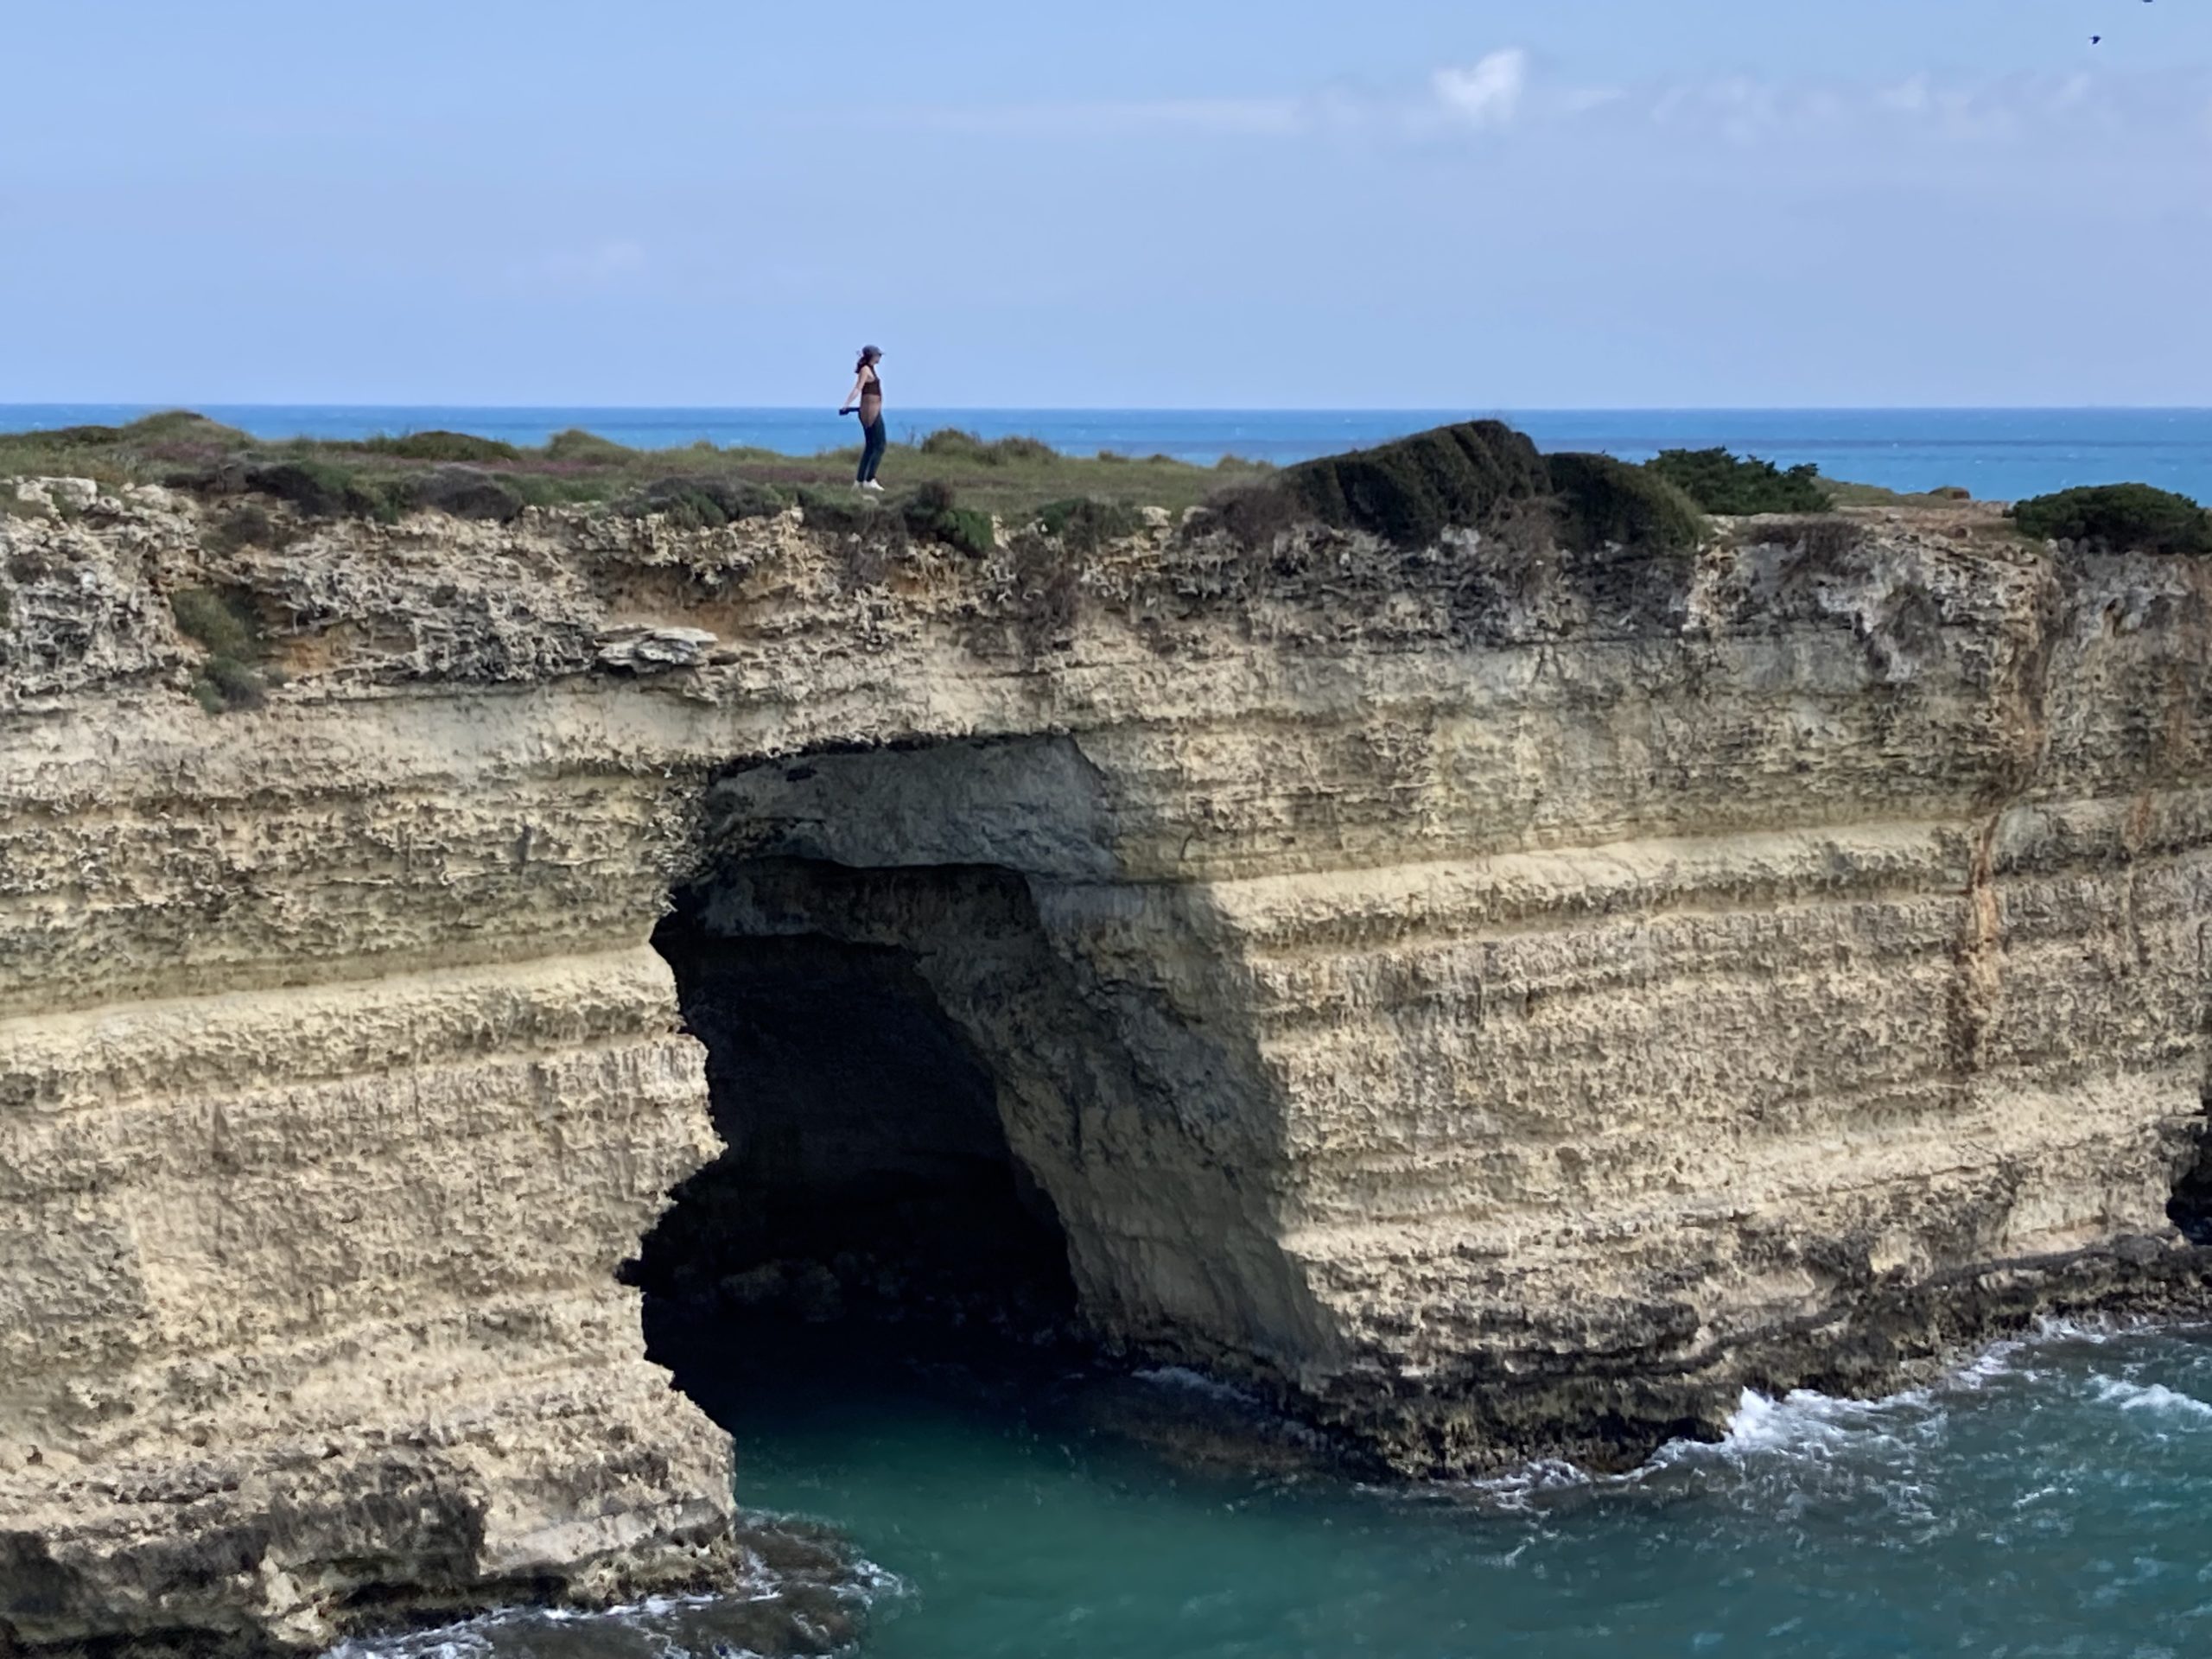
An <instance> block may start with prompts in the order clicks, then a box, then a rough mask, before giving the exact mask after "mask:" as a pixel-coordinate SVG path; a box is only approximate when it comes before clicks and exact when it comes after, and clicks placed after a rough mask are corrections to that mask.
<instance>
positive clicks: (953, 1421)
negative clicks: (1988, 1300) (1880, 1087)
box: [385, 1330, 2212, 1659]
mask: <svg viewBox="0 0 2212 1659" xmlns="http://www.w3.org/2000/svg"><path fill="white" fill-rule="evenodd" d="M706 1369H707V1371H708V1373H709V1375H713V1374H715V1372H716V1370H717V1368H716V1367H715V1366H714V1365H712V1364H711V1363H710V1364H709V1365H708V1366H707V1368H706ZM741 1369H742V1368H741V1367H740V1366H733V1367H732V1368H731V1370H730V1371H729V1372H728V1374H727V1376H725V1379H724V1380H723V1381H722V1382H721V1383H716V1384H715V1385H714V1386H713V1387H712V1388H710V1389H708V1390H707V1392H708V1394H709V1397H710V1399H711V1402H712V1404H713V1406H714V1408H715V1410H716V1411H717V1412H718V1413H719V1414H721V1415H722V1416H723V1417H724V1418H725V1419H726V1420H728V1421H731V1422H732V1423H733V1424H734V1428H735V1431H736V1441H737V1446H738V1449H739V1454H740V1463H741V1476H740V1490H741V1495H742V1496H743V1497H744V1498H745V1499H746V1500H747V1502H749V1503H753V1504H756V1505H760V1506H762V1507H765V1508H768V1509H772V1510H782V1511H786V1512H793V1513H797V1514H800V1515H804V1516H816V1517H821V1518H824V1519H827V1520H829V1521H832V1522H836V1524H837V1525H838V1526H840V1527H841V1528H842V1529H845V1530H847V1531H848V1532H849V1534H850V1535H851V1536H852V1537H853V1538H854V1539H855V1541H856V1543H857V1545H858V1547H859V1548H860V1549H861V1551H863V1552H864V1553H865V1554H866V1555H867V1557H868V1559H869V1560H870V1561H872V1562H873V1563H874V1566H875V1567H879V1568H880V1569H881V1571H882V1573H884V1574H887V1575H889V1576H888V1577H887V1578H885V1579H882V1580H876V1581H875V1587H874V1589H873V1590H871V1591H868V1592H866V1594H865V1599H868V1600H870V1601H871V1602H872V1606H871V1609H870V1611H869V1612H868V1618H867V1634H866V1636H865V1637H863V1638H862V1641H861V1646H860V1649H859V1652H860V1654H861V1655H862V1656H866V1659H1000V1656H1003V1659H1059V1656H1067V1659H1074V1656H1083V1659H1109V1656H1143V1659H1348V1656H1376V1659H1447V1656H1449V1659H1469V1656H1488V1655H1543V1656H1548V1659H1579V1656H1599V1655H1602V1656H1608V1659H1617V1656H1643V1655H1673V1654H1682V1655H1697V1654H1719V1655H1729V1654H1738V1655H1758V1656H1761V1659H1801V1656H1802V1659H1811V1656H1823V1659H1829V1656H1839V1659H1840V1656H1854V1659H1855V1656H1875V1655H1884V1656H1888V1655H1936V1654H1972V1655H1991V1656H2022V1659H2024V1656H2068V1659H2105V1656H2111V1659H2154V1656H2177V1659H2178V1656H2201V1655H2203V1654H2205V1653H2208V1652H2212V1332H2206V1331H2199V1330H2168V1331H2164V1332H2135V1333H2132V1334H2120V1335H2103V1336H2099V1335H2091V1334H2083V1333H2073V1334H2061V1335H2052V1336H2046V1337H2044V1338H2039V1339H2037V1340H2035V1341H2032V1342H2029V1343H2025V1344H2013V1345H2010V1346H2007V1347H2005V1348H2000V1349H1999V1350H1997V1351H1994V1352H1993V1353H1992V1354H1991V1355H1990V1356H1988V1357H1985V1358H1984V1359H1983V1360H1982V1361H1981V1362H1980V1363H1977V1364H1975V1365H1974V1366H1972V1367H1970V1368H1968V1369H1967V1370H1965V1371H1963V1372H1961V1374H1960V1375H1959V1376H1956V1377H1955V1379H1954V1380H1952V1381H1950V1382H1948V1383H1945V1384H1942V1385H1941V1386H1939V1387H1936V1388H1933V1389H1929V1390H1927V1391H1924V1392H1921V1393H1916V1394H1912V1395H1905V1396H1903V1397H1900V1398H1898V1399H1896V1400H1892V1401H1888V1402H1882V1403H1879V1404H1871V1405H1858V1404H1847V1403H1841V1402H1834V1401H1829V1400H1825V1399H1822V1398H1820V1397H1818V1396H1796V1397H1792V1398H1790V1399H1788V1400H1784V1401H1778V1402H1777V1401H1765V1400H1760V1399H1758V1398H1756V1397H1747V1398H1746V1400H1745V1402H1744V1404H1743V1407H1742V1408H1741V1409H1740V1410H1739V1412H1738V1414H1737V1417H1736V1420H1735V1425H1734V1429H1733V1432H1732V1434H1731V1436H1730V1438H1729V1439H1728V1440H1727V1441H1726V1443H1724V1444H1721V1445H1719V1446H1672V1447H1669V1448H1668V1449H1667V1450H1666V1451H1665V1452H1662V1454H1661V1455H1660V1456H1659V1457H1658V1458H1657V1459H1655V1460H1654V1461H1653V1462H1652V1463H1651V1464H1650V1465H1648V1466H1646V1467H1645V1468H1643V1470H1640V1471H1637V1472H1636V1473H1635V1474H1633V1475H1630V1476H1628V1477H1624V1478H1616V1479H1609V1480H1604V1481H1590V1480H1586V1479H1583V1478H1580V1477H1578V1476H1576V1475H1574V1474H1573V1471H1567V1470H1564V1469H1548V1468H1538V1469H1534V1470H1529V1471H1522V1473H1521V1474H1519V1475H1517V1476H1515V1477H1512V1478H1508V1479H1504V1480H1500V1481H1496V1482H1491V1483H1487V1484H1480V1485H1472V1486H1459V1487H1430V1488H1421V1489H1407V1488H1402V1487H1389V1486H1375V1485H1369V1484H1360V1483H1359V1482H1357V1481H1356V1480H1353V1479H1351V1478H1346V1477H1344V1476H1343V1475H1341V1474H1338V1473H1335V1472H1332V1471H1329V1470H1328V1469H1327V1468H1326V1466H1325V1465H1320V1464H1311V1465H1309V1464H1308V1463H1307V1462H1306V1461H1305V1460H1303V1459H1301V1457H1300V1453H1299V1447H1298V1444H1297V1441H1296V1438H1295V1436H1294V1435H1293V1434H1289V1433H1283V1432H1280V1431H1278V1432H1276V1433H1274V1434H1273V1436H1272V1437H1270V1435H1269V1434H1268V1432H1267V1427H1266V1424H1265V1422H1264V1421H1260V1422H1258V1423H1257V1425H1256V1428H1255V1433H1257V1438H1256V1439H1255V1440H1250V1441H1249V1443H1246V1444H1243V1445H1242V1446H1239V1444H1238V1443H1237V1441H1236V1439H1235V1438H1234V1437H1233V1436H1231V1437H1229V1438H1217V1436H1216V1435H1215V1434H1213V1433H1210V1432H1209V1431H1208V1430H1207V1429H1206V1427H1205V1423H1206V1422H1207V1421H1210V1420H1213V1421H1217V1420H1218V1417H1219V1414H1220V1413H1221V1412H1222V1411H1224V1410H1226V1411H1227V1412H1228V1415H1229V1418H1230V1420H1231V1426H1232V1427H1233V1426H1234V1421H1235V1420H1236V1417H1237V1415H1238V1414H1237V1413H1236V1411H1235V1409H1234V1408H1233V1407H1227V1408H1224V1406H1223V1405H1222V1402H1218V1401H1217V1400H1215V1399H1214V1398H1212V1397H1211V1395H1209V1394H1208V1393H1207V1392H1206V1391H1205V1389H1202V1388H1201V1387H1199V1386H1198V1385H1197V1384H1196V1380H1195V1379H1190V1378H1186V1377H1179V1376H1174V1375H1173V1374H1169V1375H1165V1376H1158V1377H1154V1378H1152V1379H1148V1380H1147V1379H1142V1378H1139V1379H1125V1380H1113V1379H1101V1378H1084V1377H1068V1378H1064V1379H1060V1380H1058V1381H1054V1382H1051V1383H1046V1385H1044V1386H1041V1387H1040V1386H1038V1385H1036V1384H1034V1383H1032V1384H1030V1385H1028V1386H1026V1387H1021V1388H1016V1387H1014V1386H1012V1385H1007V1386H1006V1387H1004V1388H995V1387H994V1386H992V1385H991V1384H990V1383H988V1380H986V1379H980V1378H978V1377H977V1376H975V1375H973V1374H971V1373H968V1372H965V1371H963V1370H959V1369H957V1368H941V1369H938V1370H933V1371H928V1372H924V1373H919V1374H917V1373H911V1372H905V1371H899V1370H896V1369H895V1368H893V1369H889V1370H887V1369H886V1368H882V1367H876V1368H872V1370H870V1369H863V1370H861V1371H858V1372H855V1371H854V1370H845V1371H843V1372H842V1373H840V1374H839V1375H836V1376H824V1375H823V1374H820V1373H817V1372H814V1371H812V1370H810V1368H808V1367H806V1366H804V1365H800V1366H798V1367H795V1368H793V1369H791V1370H787V1371H784V1372H782V1373H781V1374H780V1375H778V1374H768V1375H756V1376H753V1377H752V1378H751V1379H749V1380H748V1379H747V1378H745V1377H743V1376H739V1375H737V1371H738V1370H741ZM1246 1427H1248V1429H1250V1428H1254V1425H1251V1424H1248V1425H1247V1426H1246ZM1240 1463H1241V1465H1243V1466H1241V1467H1240V1466H1239V1464H1240ZM1255 1464H1257V1465H1260V1466H1259V1467H1258V1468H1257V1469H1256V1470H1255V1468H1254V1467H1253V1466H1252V1465H1255ZM690 1617H691V1615H690V1614H686V1613H683V1612H682V1611H671V1610H669V1609H665V1608H664V1609H662V1610H660V1611H657V1612H656V1611H645V1612H640V1613H633V1614H629V1615H621V1616H614V1617H607V1618H595V1619H579V1620H566V1621H559V1622H557V1623H556V1624H548V1623H546V1622H545V1621H543V1620H533V1619H528V1618H525V1619H520V1620H510V1621H506V1622H505V1623H501V1624H495V1625H493V1626H478V1627H474V1629H469V1630H460V1631H449V1632H446V1633H443V1634H442V1635H441V1636H439V1637H435V1638H434V1639H430V1640H429V1641H428V1642H426V1641H424V1640H423V1639H417V1641H416V1642H415V1643H409V1644H405V1646H406V1648H407V1649H409V1650H410V1651H411V1652H413V1653H416V1654H421V1653H424V1652H427V1651H431V1650H434V1649H435V1650H442V1651H444V1652H446V1653H450V1654H456V1655H459V1654H472V1653H484V1652H491V1653H499V1654H503V1655H507V1656H533V1659H543V1656H550V1655H551V1654H553V1653H556V1652H557V1653H561V1654H564V1655H566V1654H574V1655H594V1656H596V1655H605V1656H629V1655H633V1654H634V1655H639V1656H642V1655H645V1654H648V1653H658V1654H665V1655H671V1656H674V1655H678V1654H681V1653H683V1652H685V1651H698V1652H711V1651H712V1650H713V1649H712V1640H711V1638H709V1639H707V1640H703V1641H702V1639H701V1637H700V1636H699V1634H698V1632H699V1630H700V1629H701V1628H702V1627H700V1626H698V1625H697V1624H696V1622H695V1623H694V1624H688V1625H687V1624H684V1619H685V1618H690ZM687 1643H690V1644H696V1645H687ZM398 1650H399V1647H398V1645H397V1644H395V1645H394V1646H393V1647H391V1648H388V1649H385V1651H390V1652H397V1651H398Z"/></svg>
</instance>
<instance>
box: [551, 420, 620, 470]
mask: <svg viewBox="0 0 2212 1659" xmlns="http://www.w3.org/2000/svg"><path fill="white" fill-rule="evenodd" d="M634 454H637V451H635V450H634V449H628V448H624V447H623V446H622V445H621V444H619V443H617V442H614V441H613V439H612V438H602V437H601V436H600V435H599V434H598V433H596V432H587V431H585V430H584V429H583V428H582V427H580V426H572V427H569V429H567V430H565V431H561V432H556V433H555V434H554V435H552V436H551V437H550V438H548V439H546V441H545V458H546V459H547V460H548V461H576V462H581V463H582V464H583V465H585V466H588V467H598V466H613V465H615V464H616V463H618V462H620V461H628V460H629V459H631V457H632V456H633V455H634Z"/></svg>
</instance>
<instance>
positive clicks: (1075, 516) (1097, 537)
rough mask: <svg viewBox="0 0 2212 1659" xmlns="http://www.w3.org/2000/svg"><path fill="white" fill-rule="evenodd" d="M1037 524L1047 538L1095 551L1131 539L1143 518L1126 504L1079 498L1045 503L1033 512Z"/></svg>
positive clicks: (1082, 496) (1083, 496)
mask: <svg viewBox="0 0 2212 1659" xmlns="http://www.w3.org/2000/svg"><path fill="white" fill-rule="evenodd" d="M1037 522H1038V523H1039V524H1041V525H1042V526H1043V527H1044V531H1045V533H1046V535H1047V536H1058V537H1064V538H1065V539H1066V540H1068V541H1071V542H1080V543H1083V545H1084V546H1085V547H1086V548H1096V547H1098V546H1100V545H1102V544H1103V543H1107V542H1113V541H1119V540H1120V539H1121V538H1122V537H1124V536H1134V535H1135V534H1136V532H1137V531H1140V530H1141V529H1142V528H1143V527H1144V515H1143V514H1142V513H1141V512H1138V511H1137V510H1136V509H1135V507H1133V506H1130V505H1128V503H1126V502H1122V501H1094V500H1092V499H1090V497H1089V496H1087V495H1081V496H1077V497H1075V498H1074V499H1071V500H1067V501H1047V502H1046V504H1045V505H1043V506H1041V507H1039V508H1038V509H1037Z"/></svg>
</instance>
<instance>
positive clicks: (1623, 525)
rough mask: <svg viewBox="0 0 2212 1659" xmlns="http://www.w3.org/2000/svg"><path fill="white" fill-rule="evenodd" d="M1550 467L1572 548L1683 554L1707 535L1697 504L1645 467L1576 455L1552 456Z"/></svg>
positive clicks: (1548, 458) (1548, 461)
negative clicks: (1610, 547)
mask: <svg viewBox="0 0 2212 1659" xmlns="http://www.w3.org/2000/svg"><path fill="white" fill-rule="evenodd" d="M1544 466H1545V468H1546V470H1547V471H1548V473H1549V474H1550V475H1551V485H1552V490H1553V493H1554V494H1555V495H1556V496H1557V498H1558V501H1559V514H1560V531H1561V533H1562V534H1563V535H1564V536H1565V537H1566V539H1567V542H1568V543H1569V544H1570V545H1572V546H1575V547H1579V548H1582V549H1585V550H1593V549H1596V548H1599V547H1604V546H1607V545H1610V544H1613V543H1618V544H1619V545H1620V546H1623V547H1634V548H1643V549H1649V550H1653V551H1663V552H1681V551H1684V550H1688V549H1690V548H1694V547H1695V546H1696V545H1697V544H1698V542H1699V539H1700V537H1702V536H1703V535H1704V533H1705V521H1704V519H1703V518H1701V517H1700V514H1699V512H1698V510H1697V504H1696V503H1695V502H1694V501H1692V500H1691V499H1689V497H1688V496H1687V495H1685V494H1683V493H1682V492H1681V490H1679V489H1677V488H1676V487H1675V486H1674V485H1672V484H1670V483H1669V482H1668V481H1667V480H1665V479H1663V478H1662V477H1660V476H1659V475H1658V474H1656V473H1654V472H1651V471H1649V470H1648V469H1647V468H1645V467H1633V466H1630V464H1629V463H1628V462H1627V461H1617V460H1615V459H1614V458H1613V457H1612V456H1611V455H1595V454H1557V455H1547V456H1545V457H1544Z"/></svg>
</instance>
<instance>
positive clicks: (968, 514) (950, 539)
mask: <svg viewBox="0 0 2212 1659" xmlns="http://www.w3.org/2000/svg"><path fill="white" fill-rule="evenodd" d="M899 516H900V518H903V519H904V520H905V522H906V528H907V529H909V530H911V531H913V532H914V534H915V535H917V536H928V537H934V538H935V539H936V540H938V541H940V542H944V543H946V544H947V545H949V546H951V547H957V548H958V549H960V550H962V551H963V552H964V553H972V554H974V555H975V556H976V557H977V558H982V556H984V555H985V554H986V553H988V552H989V551H990V550H992V549H993V548H995V547H996V546H997V545H998V536H997V533H996V532H995V531H994V530H993V529H992V528H991V515H990V514H988V512H975V511H974V510H972V509H970V508H967V507H963V506H960V505H957V497H956V496H955V494H954V493H953V489H952V486H950V484H945V483H942V482H939V481H938V480H931V481H930V482H928V483H926V484H924V485H923V486H921V487H920V488H918V489H917V490H916V491H915V492H914V493H913V494H912V495H910V496H908V497H907V498H906V501H905V502H904V503H903V504H902V505H900V507H899Z"/></svg>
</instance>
